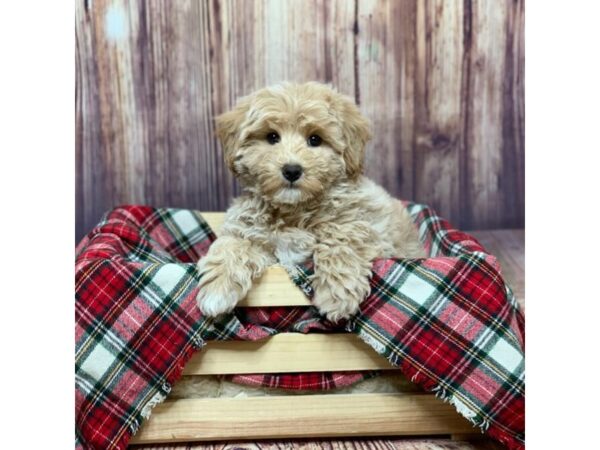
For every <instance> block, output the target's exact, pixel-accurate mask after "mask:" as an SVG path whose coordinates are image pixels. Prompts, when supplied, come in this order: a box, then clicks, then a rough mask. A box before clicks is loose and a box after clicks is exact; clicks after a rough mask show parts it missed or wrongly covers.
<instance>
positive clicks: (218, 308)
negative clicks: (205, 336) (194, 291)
mask: <svg viewBox="0 0 600 450" xmlns="http://www.w3.org/2000/svg"><path fill="white" fill-rule="evenodd" d="M200 268H201V270H202V272H201V273H202V279H201V280H200V283H199V285H198V287H199V288H200V290H199V291H198V295H197V296H196V301H197V302H198V307H199V308H200V311H202V314H204V315H205V316H208V317H217V316H218V315H220V314H224V313H229V312H231V311H232V310H233V308H235V305H236V304H237V302H238V301H239V300H240V299H241V298H242V293H241V292H240V290H239V289H238V288H237V287H236V286H235V284H234V283H232V279H231V274H229V273H227V271H225V270H223V268H222V267H220V266H218V265H216V266H204V267H202V266H201V267H200Z"/></svg>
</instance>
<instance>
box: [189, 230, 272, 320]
mask: <svg viewBox="0 0 600 450" xmlns="http://www.w3.org/2000/svg"><path fill="white" fill-rule="evenodd" d="M274 262H275V260H274V257H273V256H271V255H270V254H269V253H268V252H267V251H266V250H265V249H263V248H262V247H260V246H258V245H256V244H254V243H252V242H251V241H249V240H247V239H242V238H238V237H234V236H221V237H219V238H218V239H217V240H216V241H215V242H214V244H212V246H211V247H210V250H209V251H208V253H207V255H206V256H205V257H204V258H202V259H201V260H200V261H199V262H198V271H199V273H200V275H201V276H202V278H201V279H200V283H199V287H200V291H199V292H198V296H197V298H196V299H197V301H198V306H199V307H200V310H201V311H202V313H203V314H205V315H206V316H209V317H216V316H218V315H219V314H222V313H226V312H230V311H231V310H233V308H234V307H235V305H236V304H237V303H238V302H239V301H240V300H241V299H243V298H244V297H245V296H246V294H247V293H248V290H249V289H250V287H251V286H252V280H253V279H255V278H257V277H259V276H260V275H261V274H262V273H263V272H264V270H265V269H266V268H267V267H268V266H270V265H271V264H273V263H274Z"/></svg>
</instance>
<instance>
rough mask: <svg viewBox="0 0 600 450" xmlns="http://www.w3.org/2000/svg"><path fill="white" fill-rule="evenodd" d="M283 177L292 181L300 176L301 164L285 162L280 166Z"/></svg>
mask: <svg viewBox="0 0 600 450" xmlns="http://www.w3.org/2000/svg"><path fill="white" fill-rule="evenodd" d="M281 173H282V174H283V177H284V178H285V179H286V180H288V181H289V182H290V183H293V182H294V181H296V180H297V179H298V178H300V177H301V176H302V166H300V165H298V164H286V165H284V166H283V167H282V169H281Z"/></svg>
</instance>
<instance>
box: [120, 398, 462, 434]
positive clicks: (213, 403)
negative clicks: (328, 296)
mask: <svg viewBox="0 0 600 450" xmlns="http://www.w3.org/2000/svg"><path fill="white" fill-rule="evenodd" d="M472 431H473V426H472V425H471V424H470V423H469V422H467V421H466V420H465V419H464V418H462V417H461V416H460V415H459V414H458V413H457V412H456V410H455V409H454V407H453V406H452V405H449V404H447V403H444V402H442V401H441V400H439V399H437V398H435V397H434V396H433V395H428V394H416V395H404V394H352V395H302V396H293V397H290V396H286V397H246V398H218V399H186V400H177V401H176V402H170V401H167V402H165V403H163V404H161V405H158V406H156V408H154V410H153V412H152V416H151V417H150V419H149V420H148V421H147V422H146V423H145V424H143V425H142V427H141V428H140V430H139V431H138V433H137V434H136V435H135V436H134V437H133V438H132V440H131V443H160V442H190V441H209V440H217V439H228V440H233V439H249V438H253V439H260V438H292V437H309V436H311V437H317V436H319V437H327V436H348V437H349V436H375V435H380V436H383V435H436V434H438V435H441V434H452V433H468V432H472Z"/></svg>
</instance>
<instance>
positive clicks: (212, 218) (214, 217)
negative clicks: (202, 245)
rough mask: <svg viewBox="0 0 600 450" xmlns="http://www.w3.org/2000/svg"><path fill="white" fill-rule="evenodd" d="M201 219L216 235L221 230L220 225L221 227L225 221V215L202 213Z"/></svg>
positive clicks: (221, 213) (220, 213)
mask: <svg viewBox="0 0 600 450" xmlns="http://www.w3.org/2000/svg"><path fill="white" fill-rule="evenodd" d="M202 217H203V218H204V220H206V223H207V224H208V226H209V227H210V228H211V229H212V230H213V231H214V232H215V234H216V235H218V234H219V231H220V230H221V225H223V221H224V220H225V213H223V212H203V213H202Z"/></svg>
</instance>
